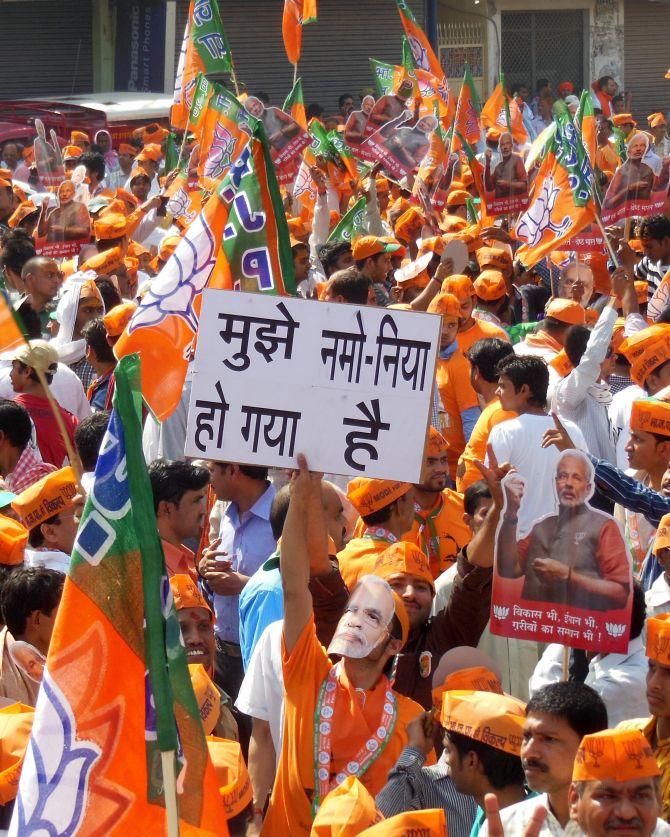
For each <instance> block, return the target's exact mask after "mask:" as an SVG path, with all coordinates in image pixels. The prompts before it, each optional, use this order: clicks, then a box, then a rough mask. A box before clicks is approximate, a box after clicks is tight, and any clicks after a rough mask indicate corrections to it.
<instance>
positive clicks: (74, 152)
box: [61, 145, 84, 160]
mask: <svg viewBox="0 0 670 837" xmlns="http://www.w3.org/2000/svg"><path fill="white" fill-rule="evenodd" d="M83 153H84V152H83V150H82V149H81V148H80V147H79V146H78V145H66V146H65V148H64V149H63V150H62V151H61V156H62V157H63V160H75V159H76V158H77V157H81V155H82V154H83Z"/></svg>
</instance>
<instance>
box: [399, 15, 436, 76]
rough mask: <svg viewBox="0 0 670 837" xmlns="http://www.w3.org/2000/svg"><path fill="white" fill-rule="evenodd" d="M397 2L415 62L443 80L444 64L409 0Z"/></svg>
mask: <svg viewBox="0 0 670 837" xmlns="http://www.w3.org/2000/svg"><path fill="white" fill-rule="evenodd" d="M396 4H397V6H398V13H399V14H400V20H401V21H402V25H403V29H404V30H405V34H406V35H407V40H408V41H409V46H410V49H411V51H412V57H413V59H414V64H415V65H416V67H417V68H418V69H420V70H428V71H429V72H430V73H432V74H433V75H434V76H435V77H436V78H438V79H439V80H440V82H442V81H443V80H445V75H444V70H443V69H442V65H441V64H440V62H439V61H438V58H437V55H435V52H434V51H433V48H432V46H431V45H430V41H429V40H428V38H427V37H426V33H425V32H424V31H423V29H422V28H421V27H420V26H419V24H418V23H417V22H416V18H415V17H414V13H413V12H412V10H411V9H410V7H409V5H408V3H407V0H396Z"/></svg>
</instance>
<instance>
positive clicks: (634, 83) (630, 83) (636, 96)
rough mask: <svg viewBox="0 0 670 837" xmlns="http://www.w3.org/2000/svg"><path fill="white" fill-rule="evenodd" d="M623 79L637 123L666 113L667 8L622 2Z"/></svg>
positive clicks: (638, 0) (639, 0) (669, 97)
mask: <svg viewBox="0 0 670 837" xmlns="http://www.w3.org/2000/svg"><path fill="white" fill-rule="evenodd" d="M624 14H625V17H624V27H623V31H624V79H625V84H624V86H625V88H626V90H627V91H630V92H631V93H632V94H633V113H634V114H635V118H636V119H637V120H638V122H640V120H643V121H644V124H645V125H646V117H647V115H648V114H650V113H652V112H653V111H657V110H661V111H663V112H664V113H668V110H669V109H670V81H669V80H668V79H666V78H664V76H665V73H666V71H667V69H668V66H670V56H669V55H668V43H670V5H667V4H666V3H650V2H647V0H625V6H624Z"/></svg>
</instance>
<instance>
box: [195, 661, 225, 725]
mask: <svg viewBox="0 0 670 837" xmlns="http://www.w3.org/2000/svg"><path fill="white" fill-rule="evenodd" d="M188 673H189V675H190V677H191V685H192V686H193V691H194V693H195V699H196V701H197V702H198V709H199V710H200V720H201V721H202V725H203V727H204V729H205V735H211V734H212V732H213V731H214V727H215V726H216V724H217V721H218V720H219V715H220V713H221V693H220V692H219V690H218V689H217V688H216V686H215V685H214V683H212V681H211V679H210V677H209V675H208V674H207V672H206V671H205V667H204V666H203V665H201V664H200V663H196V664H195V665H193V664H189V667H188Z"/></svg>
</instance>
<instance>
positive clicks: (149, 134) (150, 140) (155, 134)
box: [142, 125, 170, 148]
mask: <svg viewBox="0 0 670 837" xmlns="http://www.w3.org/2000/svg"><path fill="white" fill-rule="evenodd" d="M169 135H170V132H169V131H167V130H166V129H165V128H161V126H160V125H148V126H147V127H146V128H145V131H144V135H143V137H142V140H143V142H144V147H145V148H146V146H147V145H154V144H155V145H160V144H161V143H162V142H163V140H164V139H167V137H168V136H169Z"/></svg>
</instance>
